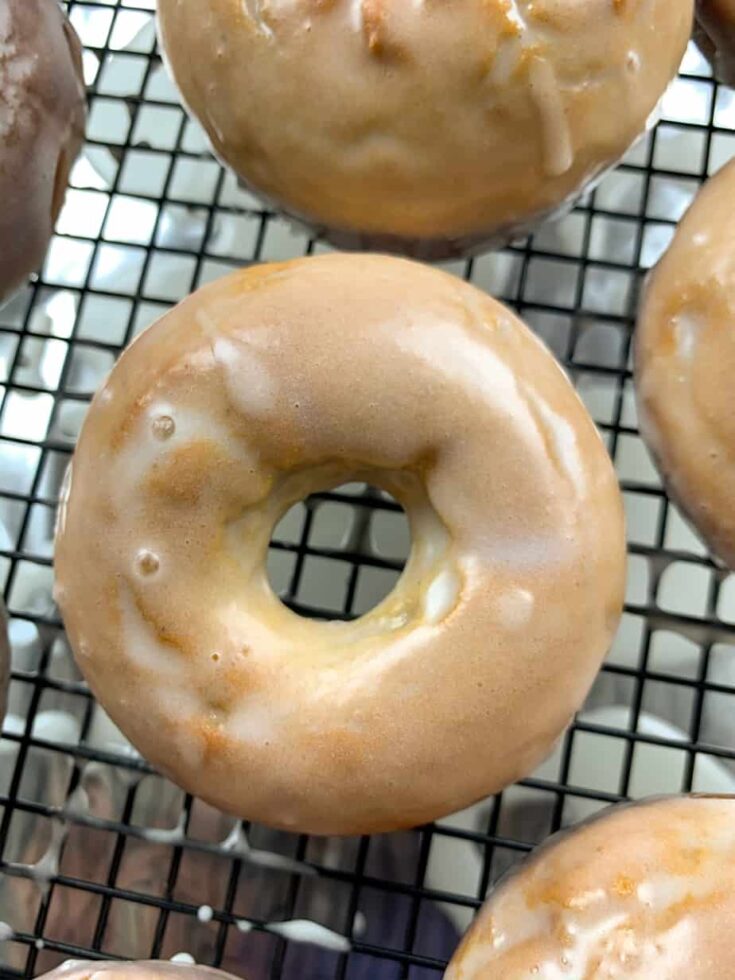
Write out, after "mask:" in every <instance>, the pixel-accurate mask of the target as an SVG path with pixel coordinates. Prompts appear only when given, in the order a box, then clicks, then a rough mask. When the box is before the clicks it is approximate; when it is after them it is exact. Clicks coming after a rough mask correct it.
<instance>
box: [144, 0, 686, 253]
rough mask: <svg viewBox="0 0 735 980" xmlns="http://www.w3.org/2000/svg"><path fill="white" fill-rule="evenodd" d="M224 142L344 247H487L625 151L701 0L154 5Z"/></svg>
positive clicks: (172, 54) (192, 95)
mask: <svg viewBox="0 0 735 980" xmlns="http://www.w3.org/2000/svg"><path fill="white" fill-rule="evenodd" d="M158 13H159V23H160V34H161V39H162V42H163V48H164V50H165V53H166V56H167V59H168V63H169V65H170V67H171V70H172V72H173V75H174V77H175V80H176V82H177V83H178V86H179V88H180V90H181V93H182V95H183V98H184V101H185V102H186V104H187V105H188V106H189V107H190V109H191V111H192V112H193V113H194V115H195V116H196V117H197V118H198V119H200V120H201V122H202V123H203V125H204V127H205V128H206V130H207V132H208V134H209V136H210V139H211V140H212V143H213V145H214V148H215V151H216V152H217V153H218V155H219V156H220V157H221V158H222V159H223V160H225V161H226V162H227V163H228V164H229V165H230V166H231V167H232V168H233V169H234V170H235V171H236V172H237V173H238V174H239V175H240V176H241V177H242V178H243V179H244V180H245V181H246V182H247V183H248V184H250V185H251V186H252V187H253V188H254V189H256V190H257V191H259V192H261V193H262V194H263V195H265V196H266V197H267V198H269V199H272V200H274V201H275V202H277V203H278V204H280V205H281V206H283V207H284V208H285V209H286V210H287V211H289V212H291V213H293V214H295V215H297V216H301V217H304V218H306V219H307V220H310V221H311V222H313V223H316V224H317V225H319V226H326V227H327V229H329V230H330V231H331V232H332V233H333V235H336V237H337V240H338V244H343V243H345V242H349V241H350V240H351V242H352V246H353V247H356V246H358V245H360V246H361V247H363V248H365V247H371V246H372V247H374V248H380V249H386V248H389V247H390V248H393V247H399V246H400V244H401V242H402V243H403V245H404V246H406V247H409V246H410V243H413V244H414V245H415V246H416V247H417V248H418V247H419V246H418V245H416V243H420V242H430V243H433V244H434V246H435V247H439V245H438V243H440V242H442V241H443V242H444V243H445V244H446V243H447V242H450V243H451V242H454V243H455V244H456V245H457V247H458V248H461V247H462V246H463V245H465V246H467V247H470V246H473V245H474V246H477V245H478V243H480V242H482V241H487V240H494V239H495V240H498V239H504V238H508V236H510V235H512V234H515V233H517V232H518V231H519V230H520V229H523V228H526V227H527V226H528V225H529V223H533V221H534V220H538V219H539V218H540V217H542V216H545V215H547V214H548V213H550V212H553V211H555V210H557V209H558V208H559V206H560V205H562V204H563V203H564V202H568V201H569V200H570V199H572V198H573V197H574V195H576V194H577V193H578V192H579V191H580V189H581V187H582V186H584V185H585V184H586V183H587V182H588V181H590V180H591V179H593V178H595V177H597V176H599V175H600V174H601V173H602V172H603V171H604V170H605V169H606V168H607V167H609V166H610V165H612V164H613V163H616V162H617V161H618V159H619V158H620V157H621V156H622V155H623V154H624V153H625V151H626V150H627V149H628V147H629V146H630V144H631V143H632V142H633V141H634V140H635V138H636V137H637V136H638V135H640V133H642V132H643V130H644V128H645V127H646V124H647V122H648V120H649V117H650V116H651V114H652V113H653V112H654V110H655V108H656V106H657V103H658V101H659V99H660V98H661V96H662V95H663V93H664V90H665V88H666V86H667V85H668V83H669V82H670V81H671V79H672V78H673V77H674V75H675V73H676V70H677V68H678V66H679V63H680V61H681V58H682V55H683V53H684V50H685V47H686V43H687V41H688V39H689V36H690V34H691V25H692V17H693V0H534V2H533V3H531V2H528V0H457V2H454V3H452V4H446V3H437V2H436V0H418V2H414V3H407V2H405V0H247V2H245V0H207V2H206V3H202V2H201V0H160V2H159V4H158Z"/></svg>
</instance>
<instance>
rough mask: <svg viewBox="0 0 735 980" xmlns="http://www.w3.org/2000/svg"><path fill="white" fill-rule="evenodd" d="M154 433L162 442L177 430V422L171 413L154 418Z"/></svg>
mask: <svg viewBox="0 0 735 980" xmlns="http://www.w3.org/2000/svg"><path fill="white" fill-rule="evenodd" d="M152 428H153V435H154V436H155V437H156V439H158V440H160V441H161V442H166V440H167V439H170V438H171V436H172V435H173V434H174V432H176V423H175V422H174V420H173V419H172V418H171V416H170V415H157V416H156V417H155V418H154V419H153V426H152Z"/></svg>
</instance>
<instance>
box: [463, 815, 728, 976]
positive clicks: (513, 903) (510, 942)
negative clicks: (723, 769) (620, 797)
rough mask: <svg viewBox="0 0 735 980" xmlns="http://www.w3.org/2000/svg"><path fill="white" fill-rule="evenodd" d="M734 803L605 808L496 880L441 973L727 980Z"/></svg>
mask: <svg viewBox="0 0 735 980" xmlns="http://www.w3.org/2000/svg"><path fill="white" fill-rule="evenodd" d="M733 861H735V798H731V797H722V798H714V797H713V798H704V797H699V798H696V797H670V798H662V799H658V800H654V801H651V802H646V803H642V804H638V805H636V806H627V807H616V808H613V809H610V810H607V811H606V812H605V813H604V815H603V816H602V817H600V818H596V819H594V820H592V821H591V822H589V823H587V824H585V825H583V826H581V827H579V828H577V829H576V830H574V831H570V832H568V833H564V834H560V835H558V836H557V837H555V838H552V839H551V840H550V841H549V842H548V843H547V844H545V845H543V846H542V847H541V848H540V849H539V850H538V851H537V852H536V854H535V855H533V856H532V857H531V858H530V859H529V860H527V861H526V862H525V863H524V864H523V865H522V866H521V870H520V871H519V872H517V873H516V874H514V875H512V876H511V877H509V878H508V879H507V880H506V881H505V882H504V883H502V884H501V885H499V886H498V887H497V888H496V889H495V891H494V892H493V894H492V895H491V896H490V898H489V899H488V901H487V902H486V904H485V905H484V907H483V909H482V911H481V912H480V914H479V915H478V917H477V919H476V920H475V922H474V924H473V925H472V927H471V929H470V930H469V932H468V933H467V935H466V936H465V938H464V939H463V940H462V943H461V945H460V947H459V949H458V951H457V953H456V954H455V956H454V958H453V959H452V962H451V964H450V966H449V969H448V970H447V972H446V974H445V977H446V980H522V978H523V980H526V978H528V980H618V978H620V980H623V978H624V980H654V978H655V980H731V978H733V977H735V937H734V936H733V932H732V922H733V916H734V915H735V879H734V878H733V874H732V865H733Z"/></svg>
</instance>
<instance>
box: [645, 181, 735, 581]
mask: <svg viewBox="0 0 735 980" xmlns="http://www.w3.org/2000/svg"><path fill="white" fill-rule="evenodd" d="M734 199H735V164H729V165H728V166H727V167H725V168H724V169H723V170H722V171H721V172H720V173H719V174H718V175H717V176H715V177H713V178H712V179H711V180H710V181H709V182H708V183H707V184H706V185H705V187H704V189H703V190H702V191H701V192H700V193H699V195H698V196H697V198H696V200H695V201H694V203H693V205H692V207H691V208H690V210H689V212H688V213H687V214H686V216H685V217H684V219H683V220H682V222H681V225H680V227H679V229H678V231H677V233H676V237H675V238H674V241H673V243H672V245H671V247H670V248H669V250H668V252H667V253H666V255H665V256H664V258H663V259H662V260H661V262H660V263H659V265H658V266H657V267H656V269H655V270H654V272H653V273H652V275H651V278H650V281H649V283H648V286H647V288H646V291H645V296H644V301H643V305H642V307H641V312H640V315H639V320H638V326H637V329H636V340H635V348H636V358H635V366H636V371H635V380H636V395H637V401H638V414H639V417H640V424H641V434H642V435H643V437H644V438H645V439H646V441H647V443H648V445H649V447H650V449H651V450H652V452H653V454H654V456H655V457H656V459H657V461H658V463H659V467H660V469H661V472H662V474H663V476H664V479H665V480H666V484H667V486H668V488H669V490H670V492H671V493H672V495H673V496H674V497H675V499H676V500H677V502H678V503H679V504H680V505H681V507H682V509H683V510H684V511H685V512H686V513H687V515H688V516H689V517H690V518H691V520H692V522H693V523H694V525H695V526H696V527H697V529H698V530H699V532H700V533H701V534H702V536H703V537H704V539H705V541H706V542H707V543H708V545H709V546H710V548H711V549H712V550H713V551H714V552H715V553H716V554H717V555H718V556H719V557H720V558H722V559H723V561H724V562H725V563H726V564H727V565H728V566H729V567H731V568H735V412H733V378H734V377H735V228H734V227H733V223H732V202H733V200H734Z"/></svg>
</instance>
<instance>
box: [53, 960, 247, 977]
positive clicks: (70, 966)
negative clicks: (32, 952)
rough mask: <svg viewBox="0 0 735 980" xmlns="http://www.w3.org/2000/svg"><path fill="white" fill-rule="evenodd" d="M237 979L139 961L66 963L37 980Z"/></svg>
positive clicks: (186, 966)
mask: <svg viewBox="0 0 735 980" xmlns="http://www.w3.org/2000/svg"><path fill="white" fill-rule="evenodd" d="M157 977H161V978H163V980H237V978H235V977H233V976H232V974H231V973H224V972H223V971H222V970H214V969H212V968H211V967H208V966H198V965H195V964H189V963H171V962H170V961H168V960H140V961H138V962H135V963H123V962H115V963H111V962H104V961H92V960H89V961H85V960H67V961H66V963H62V965H61V966H59V967H57V968H56V969H55V970H52V971H51V972H50V973H45V974H44V975H43V976H42V977H39V978H38V980H156V978H157Z"/></svg>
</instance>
